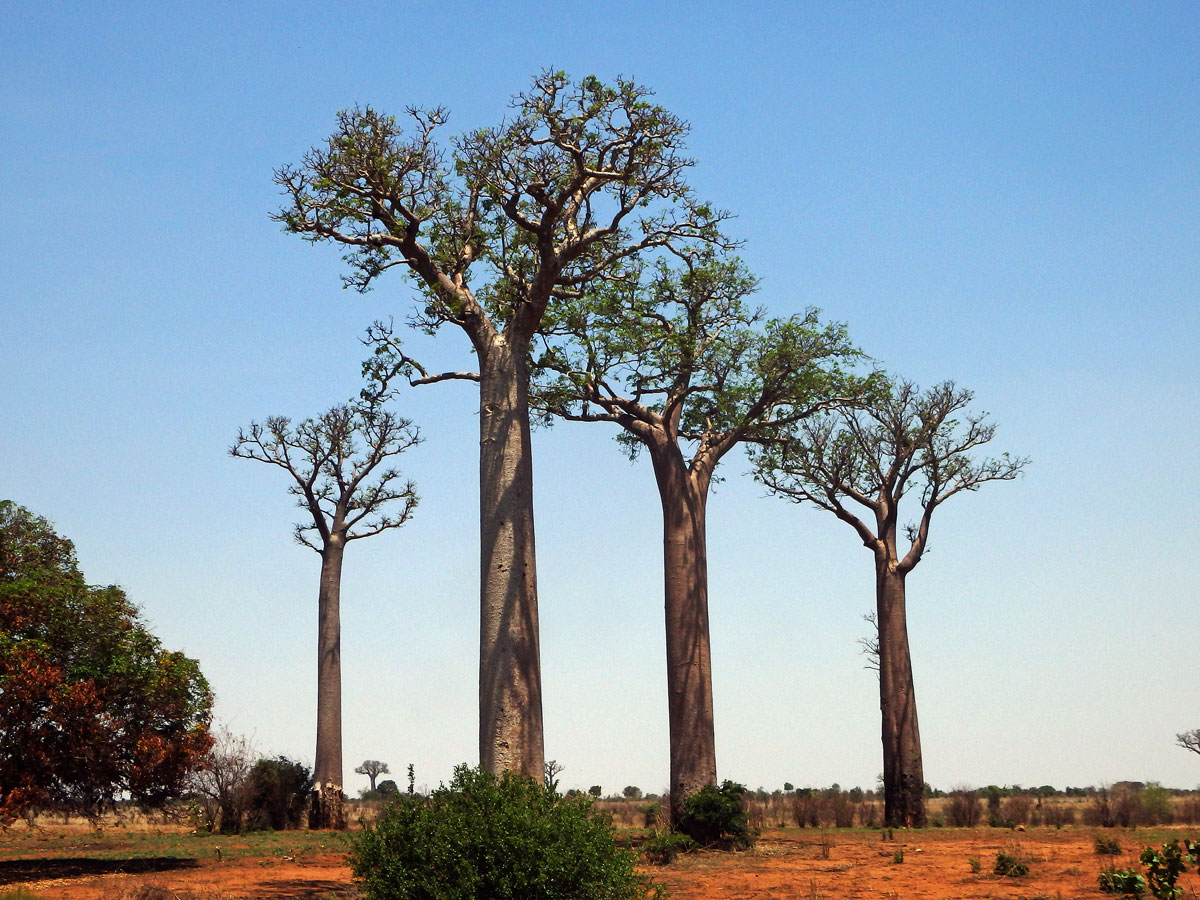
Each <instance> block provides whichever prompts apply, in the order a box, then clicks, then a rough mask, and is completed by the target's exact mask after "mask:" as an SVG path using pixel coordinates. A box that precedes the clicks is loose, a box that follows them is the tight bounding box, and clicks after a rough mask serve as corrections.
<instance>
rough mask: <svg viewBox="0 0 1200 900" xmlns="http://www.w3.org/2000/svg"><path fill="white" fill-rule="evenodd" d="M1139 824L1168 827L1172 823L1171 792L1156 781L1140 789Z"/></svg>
mask: <svg viewBox="0 0 1200 900" xmlns="http://www.w3.org/2000/svg"><path fill="white" fill-rule="evenodd" d="M1139 799H1140V800H1141V804H1140V805H1141V823H1142V824H1143V825H1170V824H1171V822H1172V821H1173V818H1174V817H1173V816H1172V815H1171V792H1170V791H1169V790H1167V789H1166V788H1165V787H1163V786H1162V785H1161V784H1159V783H1158V782H1157V781H1151V782H1149V783H1147V785H1146V786H1145V787H1144V788H1143V789H1142V794H1141V797H1140V798H1139Z"/></svg>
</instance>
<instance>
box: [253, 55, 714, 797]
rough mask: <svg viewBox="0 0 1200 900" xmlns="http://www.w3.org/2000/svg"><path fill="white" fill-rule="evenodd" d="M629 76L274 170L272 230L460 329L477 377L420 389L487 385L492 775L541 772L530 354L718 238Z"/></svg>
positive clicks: (412, 369) (377, 133)
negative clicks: (643, 262) (563, 304)
mask: <svg viewBox="0 0 1200 900" xmlns="http://www.w3.org/2000/svg"><path fill="white" fill-rule="evenodd" d="M650 95H651V92H650V91H649V90H648V89H647V88H645V87H642V86H640V85H638V84H635V83H634V82H632V81H625V80H618V81H617V82H616V84H615V85H613V86H609V85H605V84H603V83H601V82H600V81H599V80H598V79H596V78H593V77H588V78H584V79H582V80H581V81H579V82H572V81H571V80H570V79H569V78H568V77H567V76H566V75H564V74H563V73H561V72H549V71H547V72H543V73H542V74H540V75H538V76H537V77H536V78H534V80H533V85H532V87H531V88H530V89H529V90H528V91H527V92H525V93H522V94H518V95H517V96H516V97H515V98H514V99H513V101H512V104H511V108H512V113H511V115H510V117H508V118H507V119H505V120H504V121H503V122H501V123H500V124H499V125H497V126H495V127H492V128H482V129H479V130H476V131H472V132H470V133H468V134H465V135H462V136H460V137H458V138H455V139H453V140H452V141H451V142H450V144H449V146H448V147H444V146H439V144H438V143H437V140H436V138H437V132H438V129H439V128H441V127H442V126H443V125H444V124H445V123H446V121H447V115H446V111H445V110H444V109H441V108H436V109H428V110H423V109H416V108H410V109H409V110H408V114H407V120H408V123H409V130H408V131H407V132H406V131H405V130H404V128H403V127H402V126H401V124H400V122H399V121H398V120H397V119H395V118H394V117H392V116H388V115H384V114H382V113H379V112H376V111H375V110H373V109H370V108H367V109H354V110H350V111H347V112H343V113H341V114H340V115H339V116H338V124H337V128H336V130H335V131H334V133H333V135H332V136H331V137H330V138H329V140H328V141H327V142H326V144H325V145H324V146H322V147H318V148H315V149H313V150H311V151H310V152H309V153H308V154H307V155H306V156H305V157H304V160H303V163H302V164H301V165H299V166H296V167H284V168H282V169H280V170H279V171H278V172H277V173H276V180H277V182H278V183H279V184H280V185H281V186H282V187H283V188H284V191H285V194H286V196H287V197H288V200H289V203H288V205H287V206H286V207H285V208H284V209H282V210H281V211H280V213H279V214H278V216H277V218H278V220H279V221H280V222H282V223H283V226H284V228H285V229H287V230H288V231H292V232H295V233H297V234H300V235H303V236H304V237H306V238H307V239H308V240H311V241H332V242H334V243H337V244H342V245H345V246H346V247H348V248H350V251H349V254H348V256H347V259H348V261H349V263H350V267H351V268H350V274H349V275H347V276H346V278H345V281H346V283H347V285H348V286H352V287H355V288H357V289H359V290H366V289H368V288H370V287H371V286H372V285H373V284H374V282H375V280H376V278H378V277H379V276H380V275H382V274H383V273H384V272H386V271H388V270H389V269H393V268H399V269H400V271H401V272H404V273H406V274H407V275H408V276H409V277H410V278H411V280H412V282H413V283H414V284H415V285H416V286H417V287H418V288H419V290H420V291H421V293H422V295H423V296H422V300H421V302H420V303H419V304H418V307H417V311H416V313H415V315H414V316H413V317H412V323H413V324H414V325H416V326H417V327H419V328H421V329H423V330H424V331H426V332H428V333H433V332H437V331H438V330H439V329H441V328H442V327H443V326H445V325H451V326H454V327H456V328H460V329H462V331H463V332H465V333H466V336H467V338H468V339H469V341H470V344H471V347H472V349H473V350H474V352H475V356H476V360H477V363H478V369H479V370H478V371H477V372H444V373H440V374H430V373H428V372H427V371H425V370H424V369H423V368H422V367H421V366H420V365H419V364H417V363H415V361H413V360H411V359H409V358H408V357H406V356H403V355H401V356H400V357H398V358H397V362H398V363H399V364H400V365H401V366H402V367H403V369H404V370H405V371H406V372H407V373H408V374H409V375H410V378H411V380H412V382H413V383H414V384H430V383H434V382H438V381H443V380H447V379H467V380H471V381H475V382H478V384H479V412H480V415H479V429H480V433H479V448H480V452H479V486H480V487H479V504H480V661H479V662H480V664H479V717H480V729H479V753H480V762H481V764H482V765H483V766H484V767H485V768H487V769H488V770H490V771H492V772H500V771H504V770H509V771H515V772H520V773H523V774H526V775H529V776H531V777H533V778H537V779H539V780H540V779H542V778H543V777H544V772H543V766H544V763H545V759H544V750H543V739H542V689H541V662H540V652H539V646H538V606H537V575H536V560H535V556H534V530H533V462H532V455H531V448H530V436H529V408H528V390H529V369H528V355H529V350H530V342H531V340H532V339H533V337H534V336H535V335H536V334H537V333H538V331H539V329H540V328H541V327H542V321H543V317H544V316H545V315H546V313H547V310H548V309H551V308H552V307H553V306H554V305H555V304H556V303H557V302H559V301H560V300H562V299H563V298H568V297H573V296H576V295H577V294H579V293H580V292H581V291H582V290H584V289H586V288H587V286H588V285H589V284H592V283H594V282H596V281H597V280H600V279H603V278H605V277H606V276H607V273H609V272H610V271H611V270H612V269H613V268H614V267H615V266H618V265H619V264H621V263H622V262H623V261H626V260H629V259H633V258H636V257H638V256H640V255H642V254H644V253H649V252H653V251H656V250H659V249H660V248H664V247H670V246H673V245H677V244H681V243H689V242H697V241H699V242H720V241H722V240H723V238H721V236H720V233H719V225H720V223H721V221H722V220H723V219H724V218H725V215H724V214H723V213H721V212H719V211H714V210H713V209H712V208H711V207H709V206H707V205H704V204H702V203H699V202H698V201H697V200H696V199H695V197H694V196H693V194H692V192H691V190H690V189H689V188H688V186H687V184H686V181H685V177H684V176H685V175H686V173H687V171H688V169H690V168H691V166H692V165H693V161H692V160H691V159H689V158H688V157H686V156H684V155H683V152H682V151H683V146H684V139H685V137H686V135H687V132H688V127H687V125H686V123H684V122H683V121H681V120H680V119H678V118H676V117H675V116H673V115H671V114H670V113H669V112H667V111H666V110H664V109H663V108H662V107H660V106H656V105H653V104H652V103H651V102H650V100H649V97H650Z"/></svg>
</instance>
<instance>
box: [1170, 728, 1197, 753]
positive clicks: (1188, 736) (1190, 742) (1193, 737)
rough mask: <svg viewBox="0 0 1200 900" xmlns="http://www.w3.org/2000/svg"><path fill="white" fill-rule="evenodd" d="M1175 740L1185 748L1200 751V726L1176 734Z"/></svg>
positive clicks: (1195, 751) (1194, 751)
mask: <svg viewBox="0 0 1200 900" xmlns="http://www.w3.org/2000/svg"><path fill="white" fill-rule="evenodd" d="M1175 740H1176V741H1177V742H1178V743H1179V746H1180V747H1182V748H1183V749H1184V750H1191V751H1192V752H1193V753H1200V728H1193V729H1192V730H1191V731H1185V732H1184V733H1183V734H1177V735H1175Z"/></svg>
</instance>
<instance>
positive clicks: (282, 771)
mask: <svg viewBox="0 0 1200 900" xmlns="http://www.w3.org/2000/svg"><path fill="white" fill-rule="evenodd" d="M245 789H246V827H247V828H250V829H258V828H273V829H275V830H276V831H283V830H284V829H286V828H299V827H300V825H301V822H302V820H303V819H304V811H305V807H306V805H307V802H308V794H309V791H311V790H312V773H311V772H310V771H309V770H308V766H306V765H304V764H303V763H299V762H296V761H295V760H294V759H288V758H287V757H286V756H277V757H275V758H274V759H260V760H259V761H258V762H256V763H255V764H254V766H253V767H252V768H251V769H250V774H249V775H247V776H246V788H245Z"/></svg>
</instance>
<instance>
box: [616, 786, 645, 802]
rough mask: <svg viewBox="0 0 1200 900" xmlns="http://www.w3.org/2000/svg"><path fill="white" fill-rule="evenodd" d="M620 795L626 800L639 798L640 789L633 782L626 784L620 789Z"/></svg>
mask: <svg viewBox="0 0 1200 900" xmlns="http://www.w3.org/2000/svg"><path fill="white" fill-rule="evenodd" d="M621 796H622V797H624V798H625V799H626V800H640V799H642V789H641V788H640V787H638V786H637V785H635V784H627V785H625V788H624V790H622V791H621Z"/></svg>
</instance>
